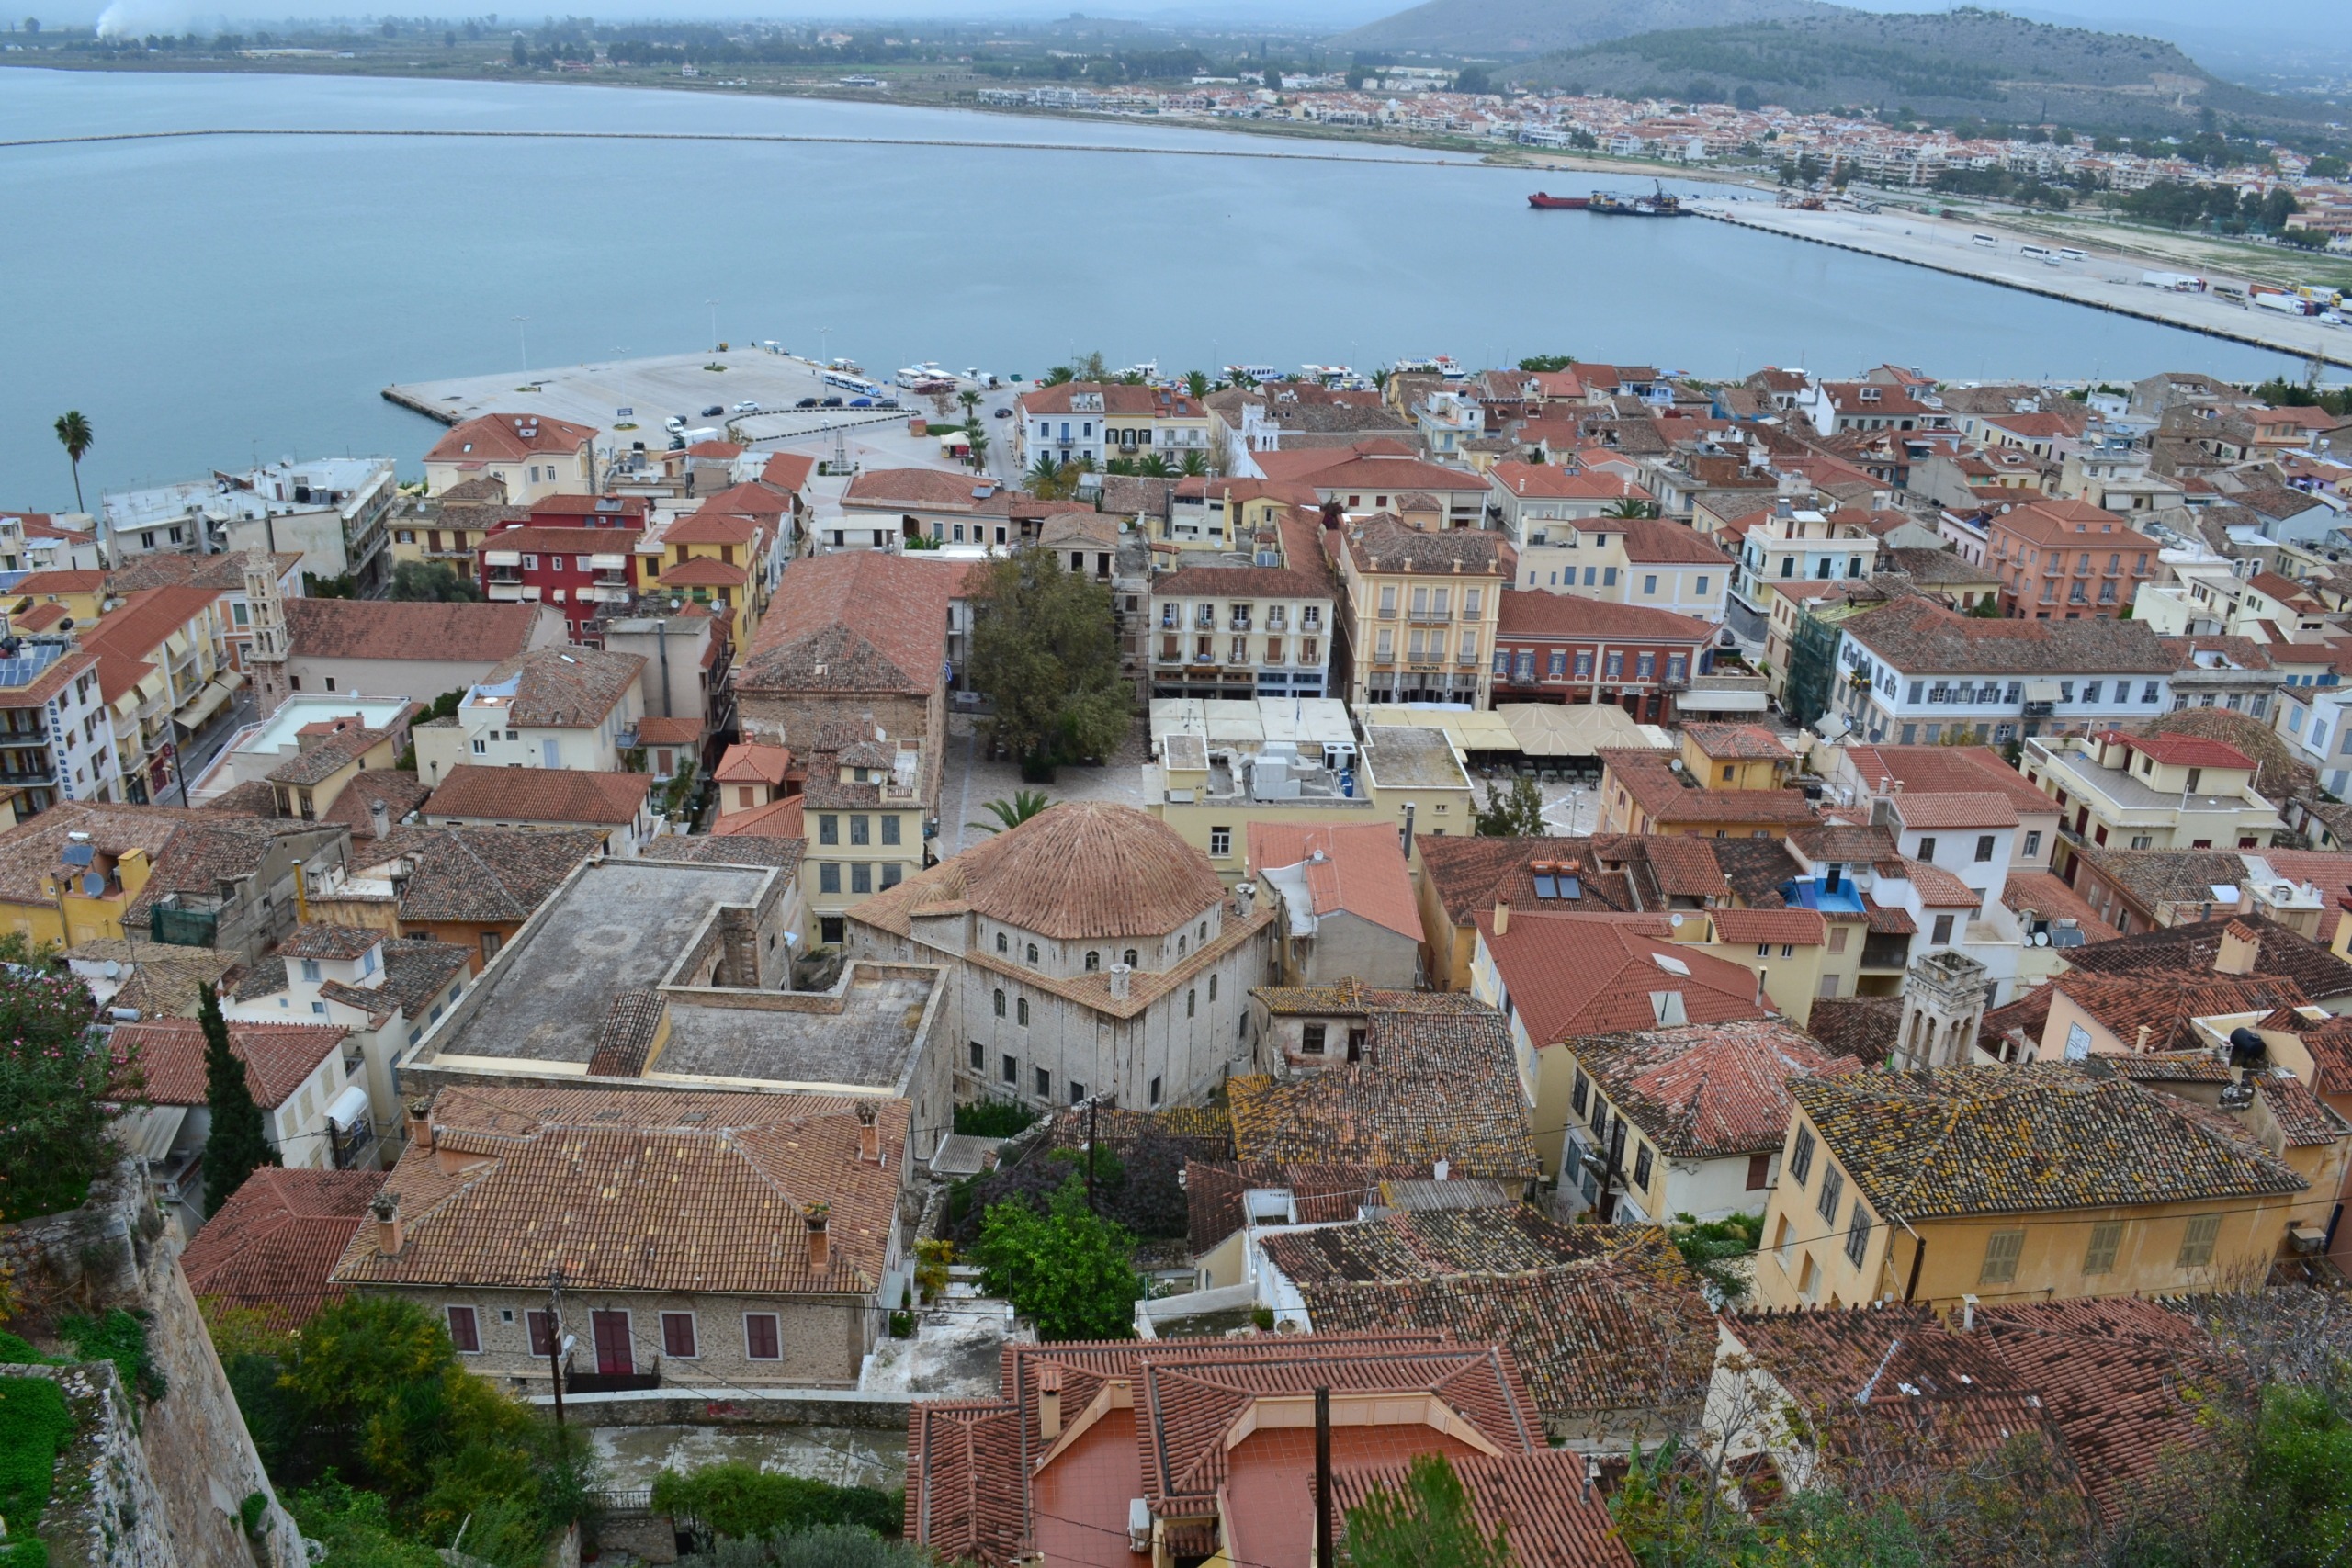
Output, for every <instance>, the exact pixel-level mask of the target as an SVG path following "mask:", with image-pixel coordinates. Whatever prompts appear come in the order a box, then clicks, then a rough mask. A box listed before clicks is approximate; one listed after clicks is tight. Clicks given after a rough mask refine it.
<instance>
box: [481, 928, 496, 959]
mask: <svg viewBox="0 0 2352 1568" xmlns="http://www.w3.org/2000/svg"><path fill="white" fill-rule="evenodd" d="M499 940H500V938H499V935H498V933H497V932H496V931H484V932H482V933H481V961H482V962H483V963H484V964H487V963H489V962H490V961H491V960H492V959H493V958H495V957H497V956H498V943H499Z"/></svg>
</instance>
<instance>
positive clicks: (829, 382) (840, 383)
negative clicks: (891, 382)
mask: <svg viewBox="0 0 2352 1568" xmlns="http://www.w3.org/2000/svg"><path fill="white" fill-rule="evenodd" d="M825 385H826V386H828V387H839V388H840V389H842V391H844V392H854V393H855V394H857V396H859V397H861V398H879V397H882V396H884V395H885V393H884V391H883V389H882V385H881V383H879V382H877V381H869V380H867V379H866V378H865V377H863V376H853V375H851V374H850V373H849V372H848V371H846V370H828V371H826V372H825Z"/></svg>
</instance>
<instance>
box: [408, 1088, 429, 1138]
mask: <svg viewBox="0 0 2352 1568" xmlns="http://www.w3.org/2000/svg"><path fill="white" fill-rule="evenodd" d="M408 1141H409V1144H410V1145H411V1146H413V1147H414V1148H418V1149H423V1150H427V1151H430V1150H431V1149H432V1147H433V1102H432V1101H431V1100H410V1101H409V1102H408Z"/></svg>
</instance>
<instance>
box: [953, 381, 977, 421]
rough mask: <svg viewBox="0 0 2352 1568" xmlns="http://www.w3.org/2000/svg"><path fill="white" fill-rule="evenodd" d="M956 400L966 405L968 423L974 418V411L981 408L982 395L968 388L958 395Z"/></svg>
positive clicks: (965, 416) (965, 412)
mask: <svg viewBox="0 0 2352 1568" xmlns="http://www.w3.org/2000/svg"><path fill="white" fill-rule="evenodd" d="M956 401H957V402H959V403H961V404H963V405H964V418H965V419H966V421H967V422H968V421H970V420H971V419H972V418H973V417H974V416H973V412H972V411H973V410H975V409H977V408H978V407H979V406H980V394H979V393H978V392H976V391H974V390H972V389H971V388H969V387H967V388H965V389H963V390H962V391H960V392H958V393H956Z"/></svg>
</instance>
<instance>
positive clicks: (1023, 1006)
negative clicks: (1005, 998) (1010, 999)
mask: <svg viewBox="0 0 2352 1568" xmlns="http://www.w3.org/2000/svg"><path fill="white" fill-rule="evenodd" d="M1013 1006H1014V1007H1015V1008H1016V1009H1017V1010H1018V1012H1019V1018H1020V1023H1021V1027H1022V1028H1023V1029H1026V1028H1028V1027H1029V998H1027V997H1023V998H1021V999H1020V1000H1019V1001H1018V1002H1016V1003H1014V1004H1013Z"/></svg>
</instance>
